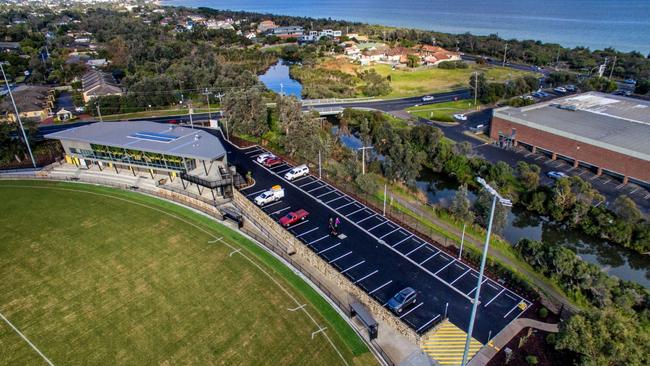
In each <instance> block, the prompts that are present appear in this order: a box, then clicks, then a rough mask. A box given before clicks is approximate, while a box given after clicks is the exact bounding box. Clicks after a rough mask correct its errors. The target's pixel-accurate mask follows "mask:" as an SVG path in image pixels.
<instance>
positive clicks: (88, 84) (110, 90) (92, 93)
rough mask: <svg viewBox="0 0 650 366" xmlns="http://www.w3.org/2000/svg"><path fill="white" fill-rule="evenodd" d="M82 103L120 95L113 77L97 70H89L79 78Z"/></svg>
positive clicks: (120, 91) (120, 92) (119, 89)
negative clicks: (97, 98)
mask: <svg viewBox="0 0 650 366" xmlns="http://www.w3.org/2000/svg"><path fill="white" fill-rule="evenodd" d="M81 87H82V89H83V93H82V94H83V98H84V102H85V103H88V101H90V100H91V99H93V98H96V97H103V96H107V95H122V88H120V87H119V86H118V85H117V82H116V81H115V78H114V77H113V75H111V74H109V73H106V72H102V71H99V70H94V69H93V70H90V71H88V72H87V73H85V74H84V76H83V77H82V78H81Z"/></svg>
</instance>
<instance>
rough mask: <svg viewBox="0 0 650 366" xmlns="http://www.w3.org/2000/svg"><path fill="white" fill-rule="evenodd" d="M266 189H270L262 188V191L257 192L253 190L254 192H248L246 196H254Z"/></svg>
mask: <svg viewBox="0 0 650 366" xmlns="http://www.w3.org/2000/svg"><path fill="white" fill-rule="evenodd" d="M265 191H268V189H263V190H261V191H257V192H253V193H248V194H246V197H250V196H254V195H256V194H260V193H262V192H265Z"/></svg>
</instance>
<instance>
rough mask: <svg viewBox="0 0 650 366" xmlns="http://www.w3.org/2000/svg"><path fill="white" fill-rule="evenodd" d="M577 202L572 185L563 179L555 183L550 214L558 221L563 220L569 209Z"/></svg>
mask: <svg viewBox="0 0 650 366" xmlns="http://www.w3.org/2000/svg"><path fill="white" fill-rule="evenodd" d="M575 202H576V197H575V195H574V194H573V192H572V191H571V183H570V182H569V179H568V178H562V179H559V180H558V181H556V182H555V187H553V197H552V199H551V207H550V213H551V216H553V218H554V219H556V220H562V219H563V218H564V217H565V216H566V214H567V212H568V211H569V209H570V208H571V207H573V205H574V204H575Z"/></svg>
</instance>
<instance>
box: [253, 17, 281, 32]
mask: <svg viewBox="0 0 650 366" xmlns="http://www.w3.org/2000/svg"><path fill="white" fill-rule="evenodd" d="M277 27H278V26H277V25H276V24H275V23H274V22H273V21H272V20H263V21H261V22H260V24H258V25H257V31H258V32H259V33H266V32H268V31H270V30H271V29H274V28H277Z"/></svg>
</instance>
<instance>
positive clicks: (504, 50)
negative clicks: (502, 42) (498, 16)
mask: <svg viewBox="0 0 650 366" xmlns="http://www.w3.org/2000/svg"><path fill="white" fill-rule="evenodd" d="M507 54H508V42H506V47H505V48H504V49H503V66H504V67H505V66H506V55H507Z"/></svg>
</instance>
